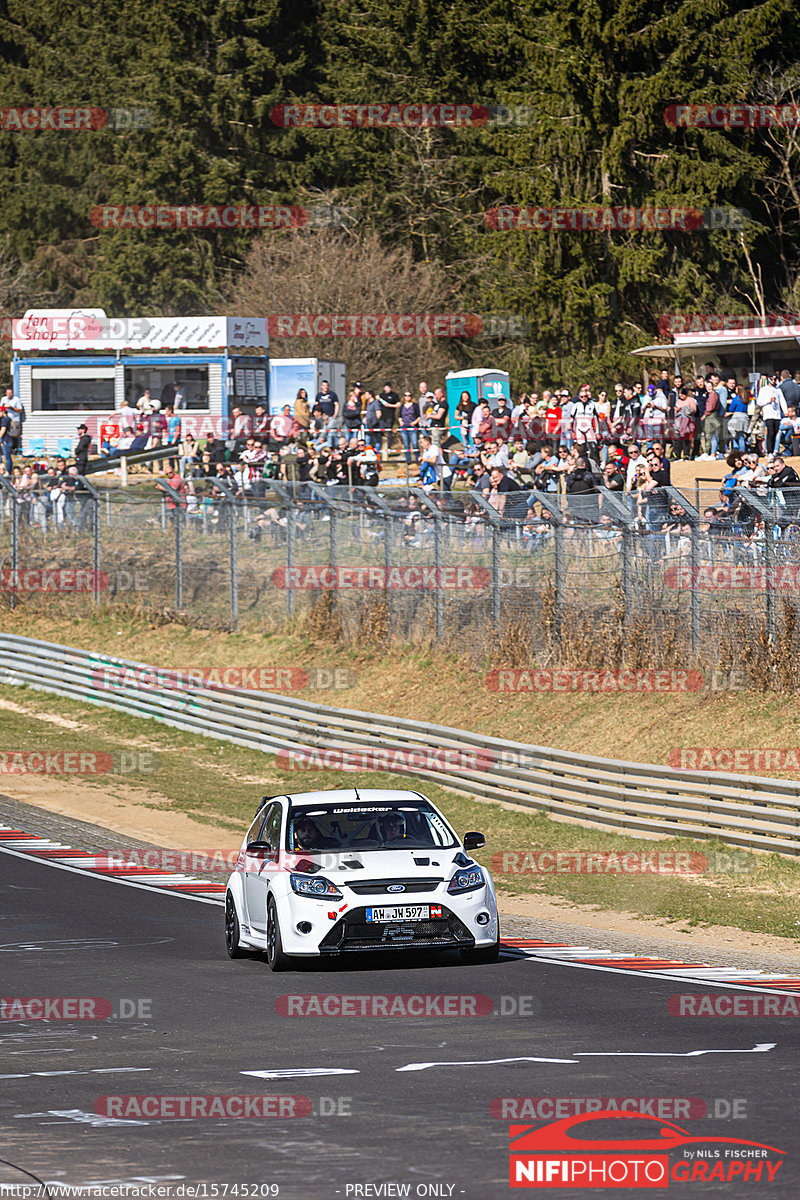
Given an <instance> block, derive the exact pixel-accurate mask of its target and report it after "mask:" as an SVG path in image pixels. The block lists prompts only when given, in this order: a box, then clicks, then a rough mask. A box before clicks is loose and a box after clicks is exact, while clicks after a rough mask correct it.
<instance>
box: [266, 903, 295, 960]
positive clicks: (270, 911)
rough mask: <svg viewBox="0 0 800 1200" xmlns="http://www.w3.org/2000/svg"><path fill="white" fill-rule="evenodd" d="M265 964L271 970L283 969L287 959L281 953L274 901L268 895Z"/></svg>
mask: <svg viewBox="0 0 800 1200" xmlns="http://www.w3.org/2000/svg"><path fill="white" fill-rule="evenodd" d="M266 955H267V965H268V966H269V969H270V970H271V971H285V970H286V968H287V967H288V965H289V960H288V958H287V957H286V955H285V954H284V953H283V942H282V941H281V927H280V922H279V921H278V910H277V909H276V907H275V901H274V900H273V899H272V896H270V898H269V900H268V901H267V949H266Z"/></svg>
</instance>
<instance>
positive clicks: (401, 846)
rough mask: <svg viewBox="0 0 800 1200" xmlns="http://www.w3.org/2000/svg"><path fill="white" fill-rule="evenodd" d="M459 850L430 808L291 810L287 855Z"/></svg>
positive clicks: (369, 806) (336, 806)
mask: <svg viewBox="0 0 800 1200" xmlns="http://www.w3.org/2000/svg"><path fill="white" fill-rule="evenodd" d="M457 845H458V840H457V838H456V837H455V834H454V833H453V831H452V829H450V827H449V826H448V825H447V823H446V822H445V821H444V819H443V818H442V817H440V816H439V814H438V813H437V812H436V811H435V810H434V809H433V808H432V807H431V806H430V805H429V804H367V805H364V806H363V807H361V808H359V807H355V806H353V805H342V804H330V805H319V804H317V805H310V806H308V807H306V808H294V809H292V811H291V812H290V814H289V828H288V847H287V848H288V849H289V850H349V851H353V850H441V849H446V848H449V847H455V846H457Z"/></svg>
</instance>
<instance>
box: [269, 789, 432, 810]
mask: <svg viewBox="0 0 800 1200" xmlns="http://www.w3.org/2000/svg"><path fill="white" fill-rule="evenodd" d="M286 799H287V800H288V801H289V803H290V804H291V805H292V807H296V806H297V805H301V804H302V805H306V804H352V806H353V807H354V808H363V807H364V805H367V804H399V803H401V802H402V803H406V804H407V803H408V802H409V801H410V802H412V803H419V801H420V800H426V799H427V797H425V796H423V795H421V794H420V793H419V792H408V791H400V789H399V788H397V789H396V788H359V789H358V790H356V789H355V788H342V789H340V790H338V791H337V790H332V791H326V792H295V793H294V794H293V795H287V797H286Z"/></svg>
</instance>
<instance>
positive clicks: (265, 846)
mask: <svg viewBox="0 0 800 1200" xmlns="http://www.w3.org/2000/svg"><path fill="white" fill-rule="evenodd" d="M271 849H272V846H270V844H269V842H248V843H247V853H248V854H257V853H258V851H259V850H261V851H264V850H271Z"/></svg>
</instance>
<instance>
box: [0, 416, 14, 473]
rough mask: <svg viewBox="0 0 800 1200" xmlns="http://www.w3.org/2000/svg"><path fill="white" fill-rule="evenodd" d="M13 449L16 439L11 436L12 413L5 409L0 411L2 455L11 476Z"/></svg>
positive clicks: (0, 447) (0, 449) (0, 453)
mask: <svg viewBox="0 0 800 1200" xmlns="http://www.w3.org/2000/svg"><path fill="white" fill-rule="evenodd" d="M13 448H14V439H13V437H12V436H11V413H10V412H9V411H8V410H7V409H6V408H5V407H3V408H2V409H0V455H2V458H3V464H4V466H5V469H6V474H7V475H10V474H11V471H12V465H11V451H12V450H13Z"/></svg>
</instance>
